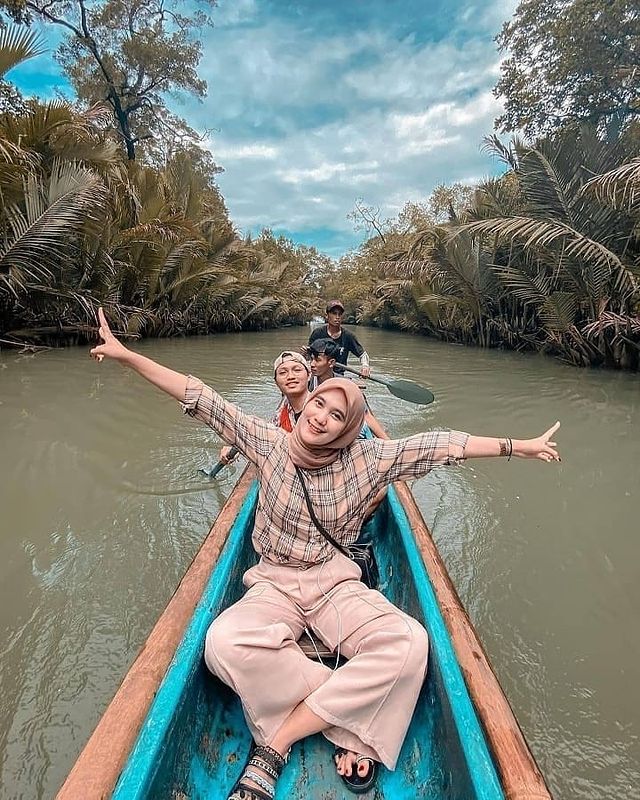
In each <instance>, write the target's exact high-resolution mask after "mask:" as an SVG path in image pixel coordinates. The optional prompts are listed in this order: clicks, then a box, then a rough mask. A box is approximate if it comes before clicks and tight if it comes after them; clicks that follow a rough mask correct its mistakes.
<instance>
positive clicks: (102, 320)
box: [89, 308, 129, 361]
mask: <svg viewBox="0 0 640 800" xmlns="http://www.w3.org/2000/svg"><path fill="white" fill-rule="evenodd" d="M98 322H99V324H100V327H99V329H98V333H99V335H100V338H101V339H102V340H103V342H104V344H99V345H97V346H96V347H93V348H92V349H91V351H90V352H89V355H90V356H91V358H95V359H96V361H102V359H103V358H105V357H106V358H113V359H115V360H116V361H122V360H123V359H124V358H126V356H127V355H128V354H129V350H128V349H127V348H126V347H125V346H124V345H123V344H122V342H119V341H118V340H117V339H116V337H115V336H114V335H113V333H112V332H111V328H110V327H109V323H108V322H107V318H106V317H105V315H104V311H103V310H102V309H101V308H99V309H98Z"/></svg>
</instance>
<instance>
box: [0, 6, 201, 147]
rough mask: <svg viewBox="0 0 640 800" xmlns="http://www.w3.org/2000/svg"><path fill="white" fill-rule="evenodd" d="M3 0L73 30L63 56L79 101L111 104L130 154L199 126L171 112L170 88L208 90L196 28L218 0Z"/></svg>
mask: <svg viewBox="0 0 640 800" xmlns="http://www.w3.org/2000/svg"><path fill="white" fill-rule="evenodd" d="M0 5H2V6H3V7H4V10H5V12H6V13H7V14H13V15H14V17H15V16H16V15H17V14H24V13H25V12H26V13H27V14H28V15H29V18H30V19H39V20H41V21H43V22H46V23H50V24H54V25H57V26H60V27H61V28H62V29H63V30H65V31H66V32H67V34H68V35H67V37H66V38H65V40H64V41H63V43H62V44H61V45H60V47H59V49H58V52H57V58H58V60H59V62H60V64H61V65H62V66H63V68H64V70H65V72H66V74H67V76H68V77H69V79H70V81H71V83H72V85H73V87H74V89H75V91H76V93H77V95H78V98H79V99H80V100H81V101H83V102H86V103H89V104H94V103H96V102H99V101H106V102H107V103H108V104H109V106H110V107H111V109H112V111H113V116H114V120H115V127H116V130H117V131H118V133H119V135H120V137H121V139H122V141H123V143H124V146H125V148H126V152H127V158H128V159H129V160H134V159H135V158H136V146H137V145H138V144H139V142H141V141H144V140H145V139H149V138H154V137H155V138H163V137H166V136H167V135H169V137H170V138H175V137H176V136H177V135H180V136H184V135H185V134H186V135H187V136H189V134H190V133H193V132H190V131H189V129H188V128H187V127H186V125H185V124H184V123H183V122H182V121H181V120H179V119H176V118H175V117H171V116H170V115H169V113H168V110H167V108H166V101H165V95H166V93H167V92H169V91H176V90H177V91H186V92H190V93H192V94H194V95H196V97H204V95H205V93H206V88H207V85H206V82H205V81H203V80H202V79H201V78H199V77H198V74H197V72H196V67H197V66H198V63H199V61H200V56H201V52H202V48H201V43H200V41H198V39H197V38H196V34H197V32H198V31H199V30H200V29H201V28H202V27H203V26H205V25H207V24H210V23H211V20H210V15H209V12H210V11H211V8H212V7H213V6H214V5H215V0H194V2H193V3H189V4H187V3H184V2H180V0H24V3H22V2H16V0H1V2H0ZM168 120H171V121H168Z"/></svg>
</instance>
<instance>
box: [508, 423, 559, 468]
mask: <svg viewBox="0 0 640 800" xmlns="http://www.w3.org/2000/svg"><path fill="white" fill-rule="evenodd" d="M559 427H560V423H559V422H556V424H555V425H552V426H551V427H550V428H549V430H548V431H546V432H545V433H543V434H542V436H538V437H537V438H536V439H513V440H512V441H513V455H514V456H518V457H519V458H539V459H540V460H541V461H560V460H561V459H560V455H559V453H558V451H557V449H556V448H557V444H556V443H555V442H554V441H552V439H553V435H554V434H555V432H556V431H557V430H558V428H559Z"/></svg>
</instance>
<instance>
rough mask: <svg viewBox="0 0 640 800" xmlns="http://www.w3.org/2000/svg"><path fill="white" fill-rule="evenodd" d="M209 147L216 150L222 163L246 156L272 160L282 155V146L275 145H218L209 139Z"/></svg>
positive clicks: (217, 156) (255, 143)
mask: <svg viewBox="0 0 640 800" xmlns="http://www.w3.org/2000/svg"><path fill="white" fill-rule="evenodd" d="M208 145H209V148H210V149H211V150H212V151H213V152H215V154H216V158H217V159H218V160H219V161H220V163H222V162H223V161H237V160H239V159H244V158H255V159H262V160H267V161H271V160H273V159H274V158H277V157H278V156H279V155H280V148H279V147H274V146H273V145H267V144H259V143H257V142H254V143H253V144H243V145H233V144H228V145H226V146H225V145H223V146H220V145H217V144H215V143H214V142H212V141H211V140H209V143H208Z"/></svg>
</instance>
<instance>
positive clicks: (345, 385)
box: [289, 378, 365, 469]
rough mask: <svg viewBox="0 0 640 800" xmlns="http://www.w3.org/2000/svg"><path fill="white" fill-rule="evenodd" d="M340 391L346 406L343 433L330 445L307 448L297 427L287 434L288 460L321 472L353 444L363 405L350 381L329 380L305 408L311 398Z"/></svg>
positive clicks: (361, 420) (355, 387) (363, 410)
mask: <svg viewBox="0 0 640 800" xmlns="http://www.w3.org/2000/svg"><path fill="white" fill-rule="evenodd" d="M335 389H339V390H340V391H341V392H342V394H343V395H344V398H345V400H346V403H347V414H346V420H345V425H344V428H343V429H342V433H341V434H340V435H339V436H338V437H337V438H336V439H334V440H333V441H332V442H329V443H328V444H325V445H323V446H322V447H308V446H307V445H305V444H303V442H302V441H301V440H300V437H299V435H298V428H297V426H296V427H295V428H294V429H293V431H292V433H290V434H289V454H290V455H291V460H292V461H293V463H294V464H296V465H297V466H298V467H302V469H320V467H325V466H326V465H327V464H331V463H332V462H333V461H335V460H336V459H337V458H338V457H339V455H340V451H341V450H343V449H344V448H345V447H348V446H349V445H350V444H352V443H353V442H354V441H355V440H356V438H357V436H358V434H359V433H360V429H361V428H362V423H363V422H364V412H365V403H364V397H363V396H362V392H361V391H360V389H358V387H357V386H356V385H355V384H354V383H352V381H349V380H346V379H345V378H330V379H329V380H328V381H324V382H323V383H321V384H320V386H318V388H317V389H316V390H315V391H313V392H311V394H310V395H309V397H308V398H307V401H306V403H305V406H306V405H307V403H309V402H310V401H311V400H313V398H314V397H318V396H319V395H323V394H326V393H327V392H330V391H332V390H335Z"/></svg>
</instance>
